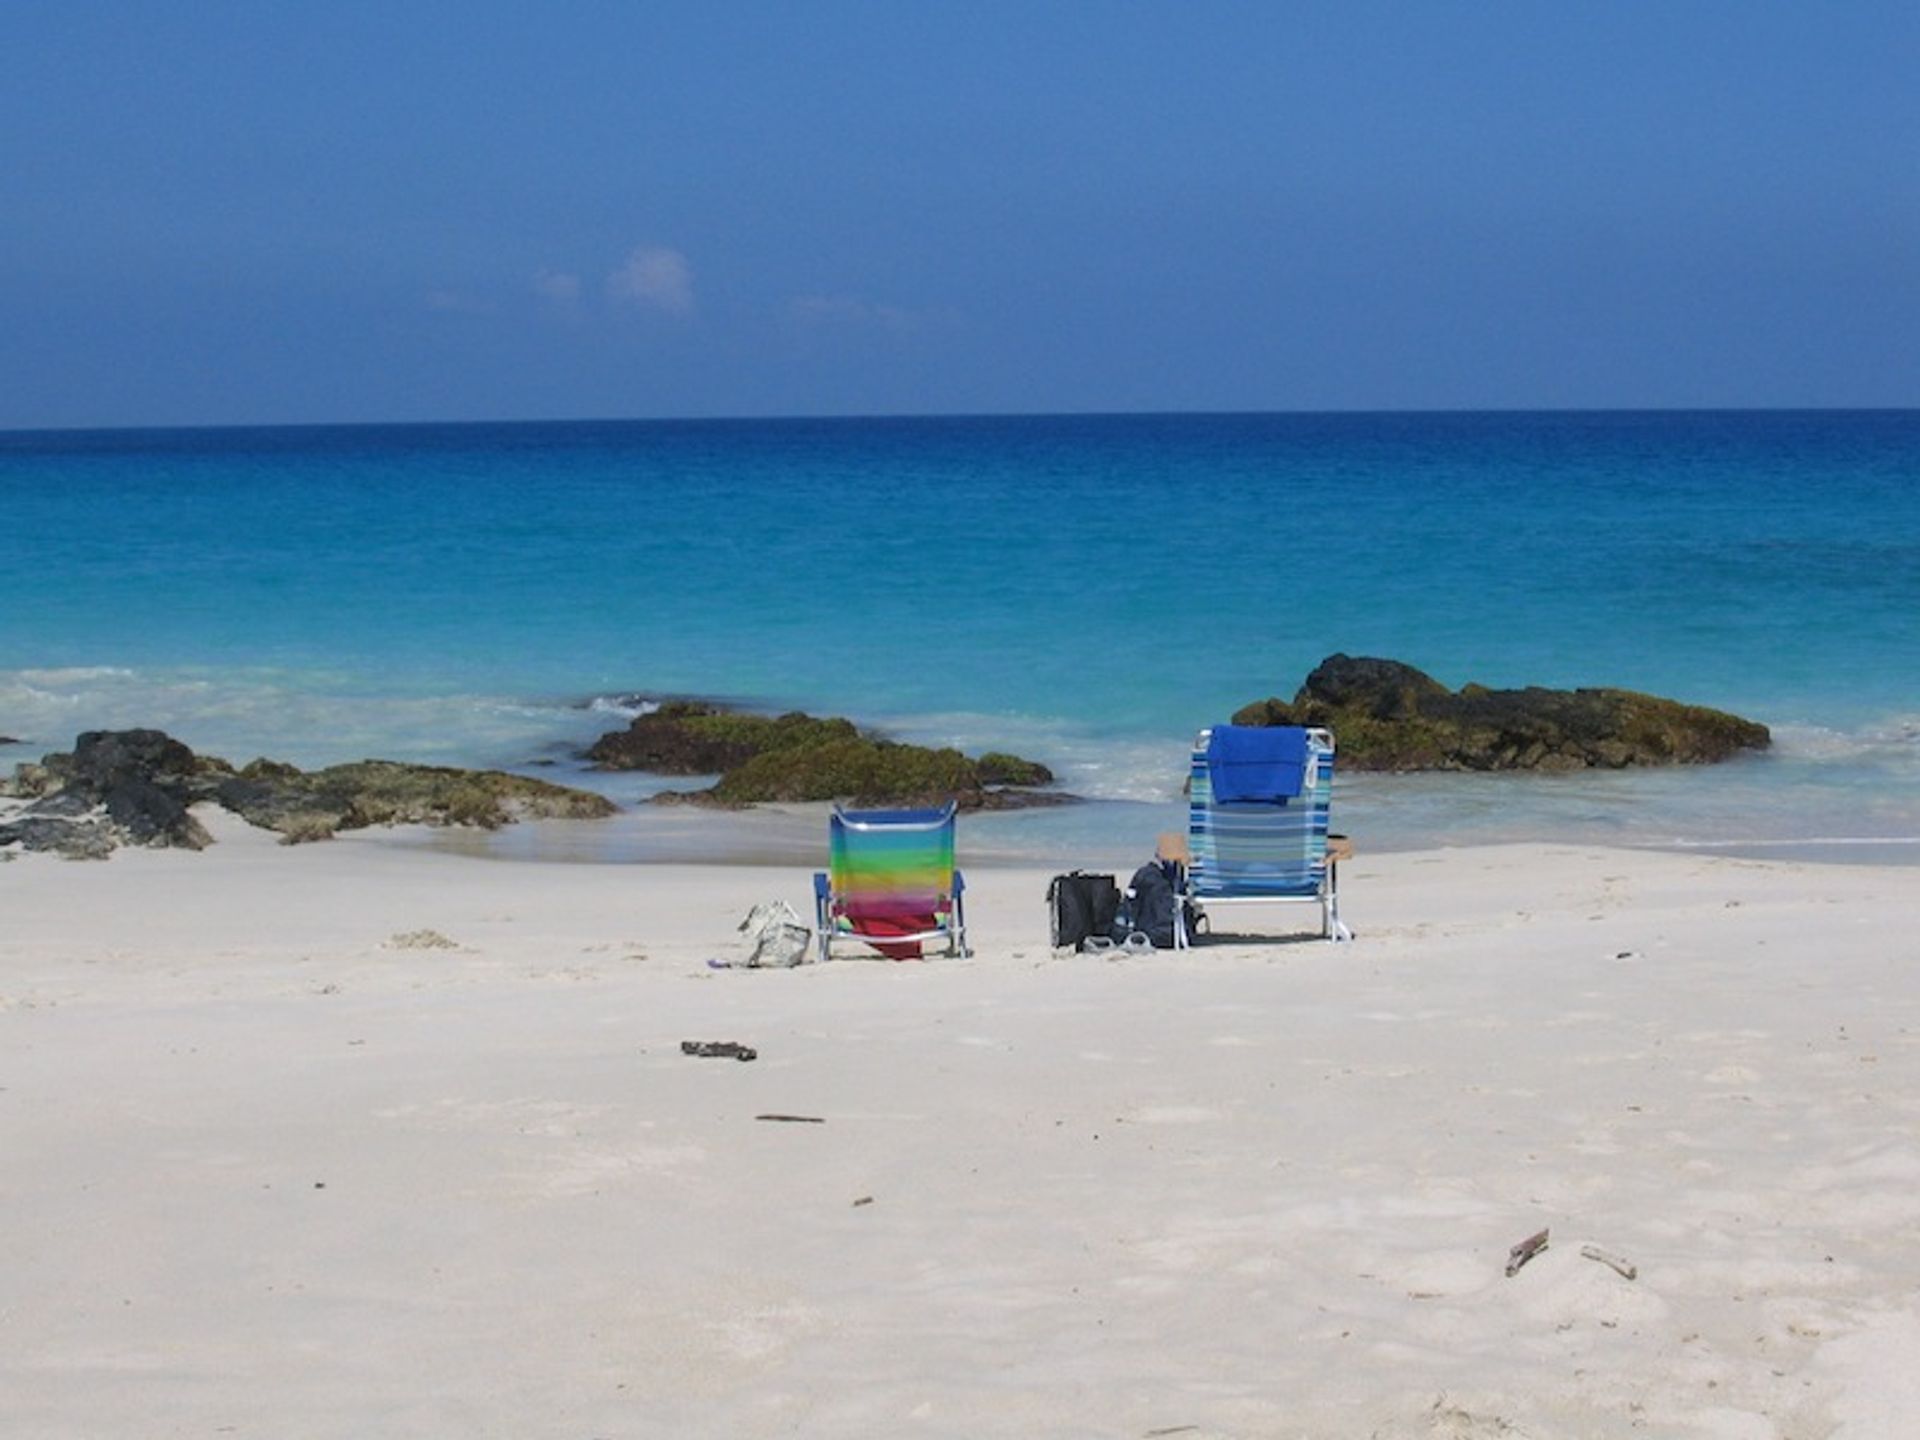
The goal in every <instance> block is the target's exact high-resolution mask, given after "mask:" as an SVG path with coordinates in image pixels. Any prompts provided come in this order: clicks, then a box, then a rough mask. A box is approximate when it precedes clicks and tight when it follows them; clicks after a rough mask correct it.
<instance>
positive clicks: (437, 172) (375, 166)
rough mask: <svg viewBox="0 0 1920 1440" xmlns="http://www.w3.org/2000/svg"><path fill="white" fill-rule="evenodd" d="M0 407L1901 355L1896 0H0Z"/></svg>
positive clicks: (985, 402) (1382, 377)
mask: <svg viewBox="0 0 1920 1440" xmlns="http://www.w3.org/2000/svg"><path fill="white" fill-rule="evenodd" d="M0 23H3V24H4V33H5V35H6V37H7V49H8V51H9V55H10V58H9V60H8V63H7V67H6V68H7V79H6V82H5V84H4V85H0V427H4V428H20V427H39V426H96V425H146V424H217V423H275V422H303V421H335V420H342V421H347V420H421V419H449V420H463V419H513V418H529V419H538V418H561V417H626V416H633V417H644V416H679V415H696V416H705V415H767V414H890V413H942V412H1006V411H1083V410H1139V409H1149V410H1292V409H1352V408H1362V409H1397V408H1459V407H1465V408H1481V407H1557V406H1712V405H1733V406H1771V405H1898V406H1910V405H1916V404H1920V83H1916V80H1915V77H1916V76H1920V5H1916V4H1914V3H1912V0H1901V3H1886V4H1881V3H1873V0H1853V3H1840V0H1836V3H1832V4H1805V3H1801V4H1791V5H1788V4H1773V3H1766V0H1729V3H1721V4H1702V3H1689V0H1677V3H1668V4H1659V5H1634V4H1619V3H1593V4H1583V3H1561V4H1555V3H1545V0H1541V3H1500V0H1493V3H1475V4H1441V3H1437V0H1436V3H1427V4H1416V3H1405V4H1391V5H1389V4H1367V3H1359V4H1351V3H1341V4H1334V3H1325V4H1314V5H1305V4H1289V3H1279V0H1275V3H1268V4H1216V3H1206V0H1195V3H1165V4H1096V3H1092V0H1088V3H1083V4H1066V3H1055V4H1049V3H1033V0H1030V3H1024V4H1000V3H993V0H976V3H968V4H960V3H954V4H934V3H911V0H891V3H872V4H854V3H818V4H807V3H798V0H793V3H780V4H772V3H769V4H748V3H727V0H709V3H704V4H677V3H647V4H642V3H628V4H616V3H608V4H591V5H590V4H553V5H548V6H532V5H526V4H506V3H491V0H469V3H464V4H444V5H428V4H407V3H400V0H396V3H392V4H386V5H371V4H355V3H335V4H331V5H326V6H318V5H308V4H293V3H270V0H250V3H229V4H221V3H205V0H198V3H194V4H191V5H177V6H176V5H165V4H162V3H159V0H153V3H148V4H89V3H85V0H71V3H58V4H43V5H37V4H26V3H20V4H15V5H12V6H9V7H8V8H7V9H6V11H5V12H4V17H3V21H0Z"/></svg>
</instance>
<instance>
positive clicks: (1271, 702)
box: [1233, 655, 1772, 771]
mask: <svg viewBox="0 0 1920 1440" xmlns="http://www.w3.org/2000/svg"><path fill="white" fill-rule="evenodd" d="M1233 719H1234V723H1235V724H1237V725H1319V726H1325V727H1326V728H1328V729H1330V730H1332V731H1333V732H1334V736H1335V738H1336V740H1337V742H1338V744H1339V753H1340V763H1341V765H1342V766H1344V767H1346V768H1349V769H1359V770H1395V771H1404V770H1545V771H1555V770H1580V769H1589V768H1604V769H1623V768H1626V767H1628V766H1635V765H1694V764H1711V763H1713V762H1716V761H1720V760H1725V759H1728V758H1730V757H1732V756H1734V755H1737V754H1739V753H1741V752H1743V751H1747V750H1756V749H1764V748H1765V747H1766V746H1767V745H1769V744H1770V743H1771V742H1772V736H1771V735H1770V734H1769V732H1768V730H1767V727H1766V726H1764V725H1761V724H1758V723H1757V722H1755V721H1752V720H1745V719H1742V718H1741V717H1740V716H1738V715H1730V714H1728V713H1727V712H1725V711H1723V710H1713V709H1709V708H1707V707H1706V706H1702V705H1688V704H1685V703H1683V702H1681V701H1678V700H1668V699H1664V698H1662V697H1660V696H1657V695H1644V694H1641V693H1639V692H1638V691H1633V690H1617V689H1604V688H1602V689H1580V690H1549V689H1543V688H1541V687H1539V686H1530V687H1528V688H1526V689H1521V690H1491V689H1488V688H1487V687H1486V686H1484V685H1473V684H1469V685H1465V686H1462V687H1461V689H1460V690H1459V691H1457V692H1455V691H1452V690H1449V689H1447V687H1446V686H1444V685H1442V684H1441V683H1440V682H1439V681H1437V680H1435V679H1434V678H1433V677H1432V676H1430V675H1427V674H1424V673H1423V672H1421V671H1419V670H1416V669H1414V668H1413V667H1412V666H1411V665H1403V664H1401V663H1400V662H1399V661H1395V660H1379V659H1370V658H1355V657H1352V656H1348V655H1331V656H1329V657H1328V658H1327V659H1325V660H1323V661H1322V662H1321V663H1320V664H1319V665H1318V666H1317V667H1316V668H1315V669H1314V671H1313V673H1312V674H1311V675H1309V676H1308V677H1307V682H1306V684H1305V685H1303V686H1301V688H1300V690H1299V691H1298V692H1297V693H1296V694H1295V695H1294V697H1293V699H1292V700H1291V701H1290V702H1289V701H1282V700H1279V699H1267V700H1260V701H1256V702H1255V703H1253V704H1251V705H1248V706H1245V707H1243V708H1242V709H1240V710H1239V711H1237V712H1236V713H1235V714H1234V717H1233Z"/></svg>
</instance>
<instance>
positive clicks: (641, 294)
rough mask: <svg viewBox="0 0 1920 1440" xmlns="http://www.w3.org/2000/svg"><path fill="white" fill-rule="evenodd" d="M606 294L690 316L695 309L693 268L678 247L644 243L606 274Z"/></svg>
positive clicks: (674, 313) (671, 312) (636, 303)
mask: <svg viewBox="0 0 1920 1440" xmlns="http://www.w3.org/2000/svg"><path fill="white" fill-rule="evenodd" d="M607 294H609V295H611V296H612V297H613V298H614V299H615V300H626V301H630V302H631V303H633V304H635V305H648V306H651V307H653V308H654V309H656V310H664V311H666V312H667V313H668V314H669V315H688V314H691V313H692V312H693V267H692V266H690V265H689V264H687V257H686V256H684V255H682V254H681V253H680V252H679V251H678V250H669V249H666V248H665V247H663V246H652V245H642V246H641V247H640V248H639V249H637V250H635V251H634V252H633V253H632V254H631V255H629V256H628V257H627V260H626V263H625V264H624V265H622V266H621V267H620V268H619V269H618V270H615V271H614V272H613V273H612V274H611V275H609V276H607Z"/></svg>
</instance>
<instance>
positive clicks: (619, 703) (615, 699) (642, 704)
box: [582, 695, 662, 720]
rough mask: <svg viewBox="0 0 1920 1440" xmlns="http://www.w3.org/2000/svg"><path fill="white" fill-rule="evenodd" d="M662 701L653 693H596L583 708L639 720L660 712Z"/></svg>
mask: <svg viewBox="0 0 1920 1440" xmlns="http://www.w3.org/2000/svg"><path fill="white" fill-rule="evenodd" d="M661 703H662V702H661V701H659V700H656V699H654V698H653V697H652V696H651V695H595V696H593V697H592V698H591V699H589V700H588V701H587V703H586V705H585V706H583V707H582V708H583V709H586V710H590V711H592V712H593V713H594V714H595V715H611V716H614V717H615V718H616V719H620V720H637V719H639V718H640V717H641V716H642V715H653V714H657V713H658V712H659V709H660V706H661Z"/></svg>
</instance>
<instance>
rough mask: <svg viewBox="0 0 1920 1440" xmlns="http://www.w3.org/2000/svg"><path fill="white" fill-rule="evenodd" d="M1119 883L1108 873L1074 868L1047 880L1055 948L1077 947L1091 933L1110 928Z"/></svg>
mask: <svg viewBox="0 0 1920 1440" xmlns="http://www.w3.org/2000/svg"><path fill="white" fill-rule="evenodd" d="M1119 908H1120V887H1119V886H1118V885H1117V884H1115V883H1114V878H1113V876H1111V875H1089V874H1088V873H1087V872H1086V871H1084V870H1075V871H1072V872H1071V873H1069V874H1066V875H1056V876H1054V877H1053V879H1052V880H1050V881H1049V882H1048V883H1047V916H1048V935H1049V937H1050V938H1051V940H1052V941H1053V948H1054V949H1056V950H1078V949H1079V948H1080V946H1081V944H1082V942H1084V941H1086V940H1087V939H1089V938H1090V937H1092V936H1096V935H1098V936H1102V937H1105V936H1106V935H1107V934H1108V933H1109V932H1111V931H1112V929H1113V921H1114V916H1115V914H1116V913H1117V912H1118V911H1119Z"/></svg>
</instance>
